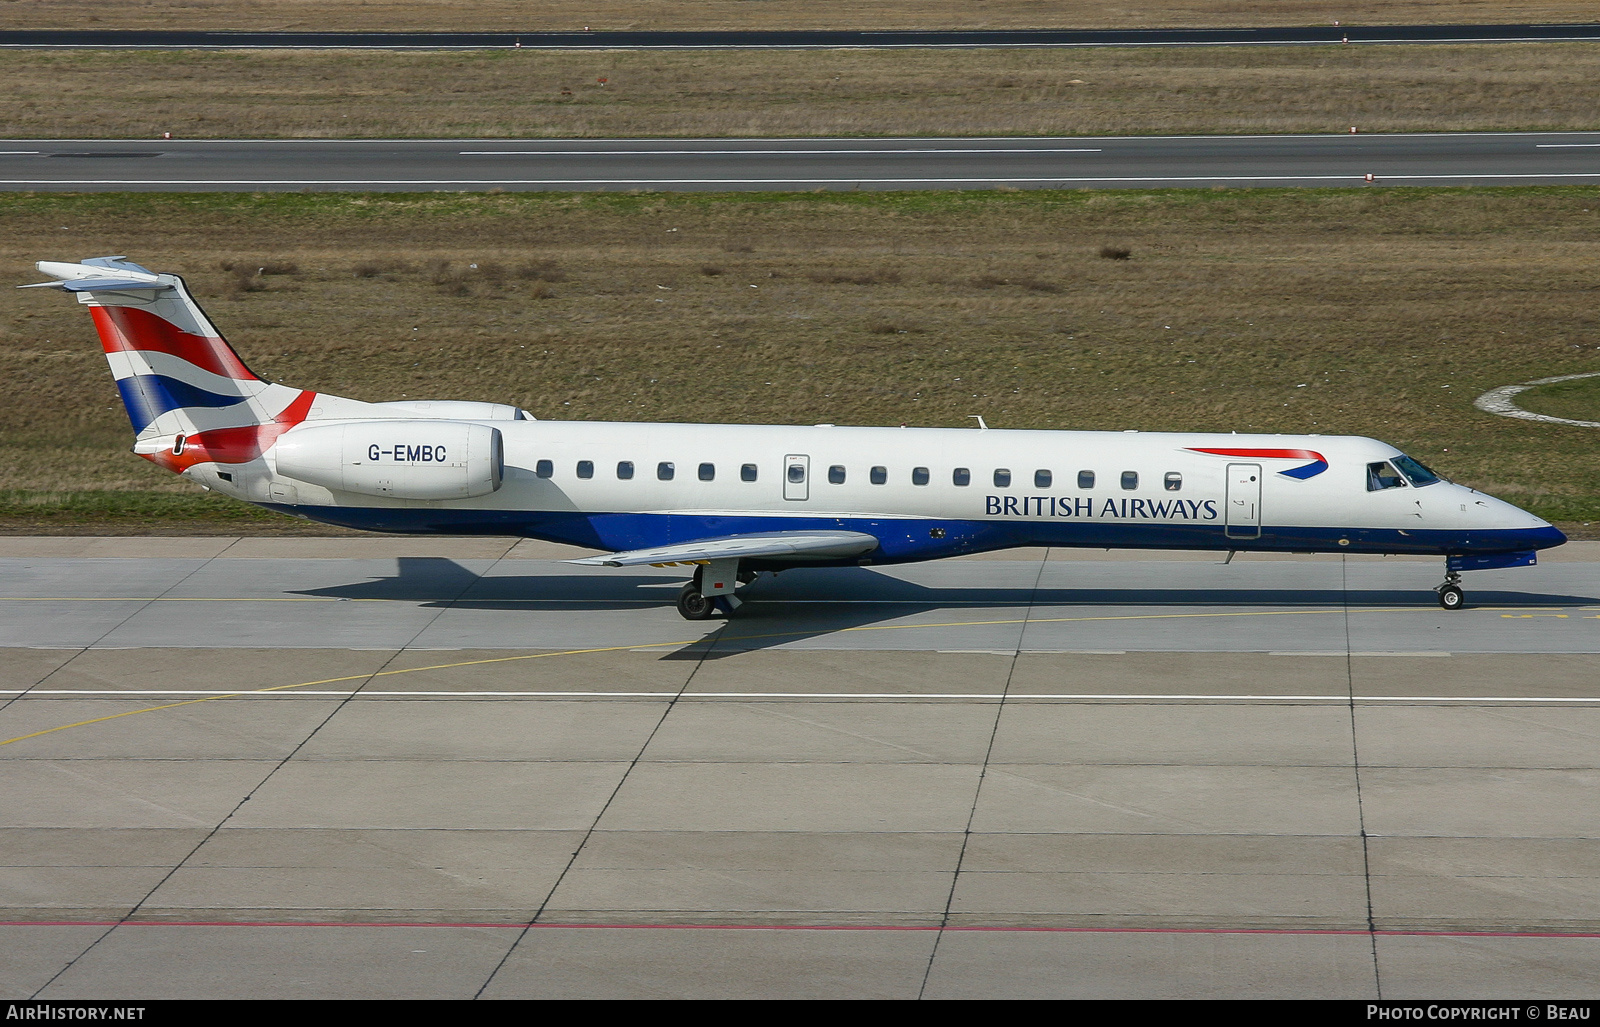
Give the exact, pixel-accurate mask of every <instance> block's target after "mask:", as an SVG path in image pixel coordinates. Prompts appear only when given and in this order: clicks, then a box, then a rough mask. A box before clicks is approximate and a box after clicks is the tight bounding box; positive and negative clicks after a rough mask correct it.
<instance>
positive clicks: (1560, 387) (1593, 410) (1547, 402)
mask: <svg viewBox="0 0 1600 1027" xmlns="http://www.w3.org/2000/svg"><path fill="white" fill-rule="evenodd" d="M1516 402H1517V406H1519V407H1521V408H1522V409H1524V410H1530V411H1532V412H1533V413H1536V414H1548V415H1550V416H1551V417H1565V418H1567V419H1569V420H1573V421H1600V378H1584V379H1580V380H1578V381H1575V382H1556V383H1555V384H1554V385H1541V386H1540V387H1539V388H1537V389H1529V390H1528V391H1527V392H1524V393H1520V394H1519V395H1518V396H1517V397H1516Z"/></svg>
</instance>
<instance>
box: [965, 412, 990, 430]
mask: <svg viewBox="0 0 1600 1027" xmlns="http://www.w3.org/2000/svg"><path fill="white" fill-rule="evenodd" d="M967 419H968V420H973V421H977V422H978V427H979V428H981V429H983V430H984V431H988V430H989V426H988V425H987V424H984V423H983V415H982V414H968V415H967Z"/></svg>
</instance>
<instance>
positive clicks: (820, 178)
mask: <svg viewBox="0 0 1600 1027" xmlns="http://www.w3.org/2000/svg"><path fill="white" fill-rule="evenodd" d="M1369 175H1370V176H1372V180H1373V182H1374V183H1375V184H1381V185H1411V186H1416V185H1447V186H1459V185H1511V184H1519V185H1528V184H1562V183H1591V182H1596V181H1600V132H1553V133H1522V132H1483V133H1475V132H1468V133H1442V134H1422V135H1361V134H1360V133H1359V132H1358V133H1357V134H1355V135H1323V136H1318V135H1312V136H1125V137H1093V138H1070V139H1067V138H1056V139H731V140H730V139H666V140H641V139H596V140H590V139H586V140H571V139H567V140H532V141H529V140H484V139H470V140H437V139H417V140H401V139H387V140H354V139H335V140H157V141H136V140H37V139H31V140H30V139H9V140H0V189H4V190H11V191H16V190H43V191H57V190H68V191H80V192H104V191H126V190H132V191H150V190H156V191H160V190H184V191H219V190H244V189H248V190H263V191H284V190H296V189H299V190H304V189H312V190H359V191H368V190H370V191H380V192H382V191H396V192H415V191H430V190H485V189H502V190H542V189H550V190H630V189H653V190H663V191H767V190H790V189H815V188H821V189H837V190H853V189H986V188H996V187H1006V186H1009V187H1014V188H1029V189H1034V188H1038V189H1063V188H1155V187H1170V188H1183V187H1213V186H1219V185H1221V186H1360V185H1364V184H1366V183H1367V181H1368V176H1369Z"/></svg>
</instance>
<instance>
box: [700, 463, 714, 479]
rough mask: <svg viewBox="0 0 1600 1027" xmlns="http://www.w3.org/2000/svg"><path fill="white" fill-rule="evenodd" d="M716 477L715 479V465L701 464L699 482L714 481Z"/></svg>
mask: <svg viewBox="0 0 1600 1027" xmlns="http://www.w3.org/2000/svg"><path fill="white" fill-rule="evenodd" d="M716 477H717V465H716V464H701V465H700V480H701V481H714V480H716Z"/></svg>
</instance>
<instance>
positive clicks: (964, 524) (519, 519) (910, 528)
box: [262, 504, 1567, 566]
mask: <svg viewBox="0 0 1600 1027" xmlns="http://www.w3.org/2000/svg"><path fill="white" fill-rule="evenodd" d="M262 505H263V506H268V507H270V508H271V509H275V510H279V511H281V512H283V513H290V514H296V515H298V516H301V517H309V518H311V519H312V520H317V521H324V522H326V523H329V524H338V525H343V526H344V527H348V528H357V529H360V530H363V531H386V532H395V533H400V534H420V535H426V534H448V535H472V534H476V535H520V536H523V537H526V538H537V539H543V540H545V541H548V542H561V543H565V544H567V545H574V546H584V547H586V548H589V549H603V550H609V551H612V552H617V551H621V550H627V549H644V548H648V547H653V546H664V545H671V544H672V543H675V542H690V541H693V540H695V539H702V538H716V537H720V536H723V535H739V534H745V533H748V532H765V531H804V530H818V529H822V530H844V531H860V532H865V533H867V534H869V535H874V536H876V537H877V538H878V539H879V540H880V543H881V546H880V548H879V549H878V550H876V551H874V552H872V553H870V554H867V557H866V558H867V559H870V560H871V562H873V563H875V564H876V563H908V562H912V561H917V560H936V559H940V558H942V557H947V556H960V555H963V554H966V553H984V552H992V551H994V550H997V549H1013V548H1018V547H1022V546H1065V547H1076V548H1110V549H1200V550H1214V551H1219V552H1220V551H1224V550H1230V549H1231V550H1238V551H1240V552H1275V553H1287V552H1295V553H1298V552H1320V553H1388V554H1415V555H1434V556H1447V555H1453V554H1487V553H1524V552H1529V551H1531V550H1536V549H1548V548H1550V547H1551V546H1559V545H1561V544H1562V543H1563V542H1565V541H1566V540H1567V538H1566V536H1565V535H1563V534H1562V533H1561V532H1560V531H1559V530H1558V529H1556V528H1553V527H1545V528H1495V529H1487V530H1479V531H1451V530H1422V529H1417V528H1408V529H1406V532H1405V533H1404V534H1402V533H1401V532H1400V531H1399V530H1398V529H1394V528H1339V527H1332V528H1325V527H1317V528H1302V527H1273V526H1263V527H1262V529H1261V537H1260V538H1251V539H1239V538H1228V537H1227V536H1226V535H1225V534H1224V526H1223V525H1221V524H1192V523H1190V524H1184V523H1157V524H1150V523H1142V524H1140V523H1129V522H1118V521H1100V522H1094V523H1086V522H1061V521H1022V522H1006V521H968V520H942V519H935V518H929V519H926V520H922V519H917V520H912V519H905V518H883V519H878V518H865V517H861V518H857V517H779V516H773V515H759V516H736V515H702V514H643V513H597V514H583V513H568V512H561V513H555V512H548V511H536V510H467V509H460V508H453V509H452V508H433V509H418V508H414V507H411V508H397V509H382V508H370V507H333V506H283V505H280V504H262ZM934 529H940V530H942V531H943V533H944V534H943V537H942V538H933V537H932V532H933V530H934ZM1341 539H1344V540H1347V541H1348V544H1347V545H1340V544H1339V542H1340V540H1341ZM838 562H839V563H841V564H854V563H856V562H857V561H856V560H854V559H851V560H843V561H838ZM806 565H807V566H819V564H816V563H811V562H807V563H806Z"/></svg>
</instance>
